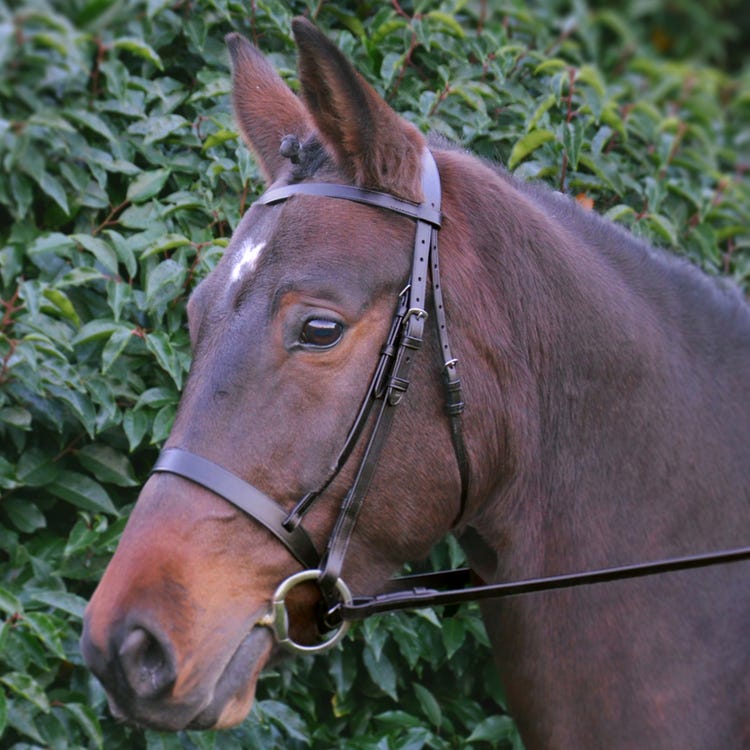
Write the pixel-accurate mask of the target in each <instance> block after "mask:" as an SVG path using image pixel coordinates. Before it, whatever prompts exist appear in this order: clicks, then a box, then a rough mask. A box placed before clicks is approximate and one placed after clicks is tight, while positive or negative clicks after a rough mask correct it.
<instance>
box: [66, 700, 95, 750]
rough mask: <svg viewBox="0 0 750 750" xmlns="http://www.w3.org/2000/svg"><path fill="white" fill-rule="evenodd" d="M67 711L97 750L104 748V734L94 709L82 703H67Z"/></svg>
mask: <svg viewBox="0 0 750 750" xmlns="http://www.w3.org/2000/svg"><path fill="white" fill-rule="evenodd" d="M64 707H65V710H66V711H67V712H68V713H69V714H70V715H71V716H72V717H73V718H74V719H75V720H76V722H77V724H78V726H80V727H81V729H83V731H84V733H85V735H86V736H87V737H88V738H89V739H90V740H91V742H92V743H93V746H94V747H95V748H104V733H103V732H102V728H101V725H100V724H99V720H98V719H97V716H96V714H95V713H94V711H93V709H91V708H89V706H84V705H83V704H82V703H65V704H64Z"/></svg>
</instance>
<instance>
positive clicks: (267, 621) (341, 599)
mask: <svg viewBox="0 0 750 750" xmlns="http://www.w3.org/2000/svg"><path fill="white" fill-rule="evenodd" d="M422 190H423V193H424V201H423V202H422V203H419V204H415V203H411V202H409V201H405V200H402V199H401V198H397V197H395V196H392V195H388V194H386V193H379V192H376V191H372V190H364V189H361V188H357V187H353V186H351V185H336V184H328V183H298V184H294V185H286V186H284V187H279V188H273V189H271V190H268V191H267V192H265V193H264V194H263V195H262V196H261V197H260V198H259V199H258V200H257V201H256V204H257V205H261V206H263V205H274V204H276V203H281V202H283V201H285V200H287V199H289V198H291V197H293V196H295V195H314V196H321V197H326V198H338V199H342V200H349V201H354V202H356V203H364V204H366V205H369V206H375V207H377V208H382V209H385V210H388V211H392V212H394V213H397V214H401V215H402V216H408V217H409V218H411V219H414V220H415V221H416V233H415V239H414V253H413V257H412V270H411V278H410V280H409V283H408V284H407V286H406V287H405V288H404V290H403V291H402V292H401V294H400V295H399V298H398V304H397V309H396V312H395V314H394V317H393V320H392V322H391V328H390V331H389V333H388V337H387V339H386V341H385V344H384V345H383V348H382V349H381V352H380V358H379V360H378V364H377V367H376V369H375V374H374V376H373V378H372V380H371V382H370V385H369V387H368V389H367V392H366V394H365V397H364V399H363V401H362V404H361V406H360V409H359V412H358V413H357V416H356V418H355V420H354V423H353V425H352V427H351V429H350V430H349V433H348V435H347V438H346V440H345V442H344V446H343V448H342V449H341V452H340V453H339V456H338V458H337V460H336V463H335V470H334V472H333V474H332V475H331V477H330V478H329V479H328V480H327V481H326V482H325V483H324V484H323V486H322V487H320V488H319V489H318V490H317V491H315V492H311V493H308V494H307V495H305V496H304V497H303V498H302V499H301V500H300V501H299V502H298V503H297V505H296V506H295V507H294V508H293V509H292V510H291V512H287V511H286V510H285V509H284V508H283V507H282V506H281V505H279V504H278V503H277V502H276V501H275V500H273V499H271V498H270V497H268V496H267V495H265V494H264V493H263V492H261V491H260V490H259V489H257V488H256V487H253V486H252V485H251V484H249V483H247V482H245V481H244V480H243V479H240V478H239V477H238V476H236V475H235V474H232V473H231V472H229V471H227V470H226V469H225V468H223V467H221V466H219V465H218V464H215V463H213V462H212V461H209V460H207V459H205V458H202V457H201V456H197V455H195V454H194V453H190V452H188V451H185V450H182V449H181V448H167V449H165V450H164V451H162V453H161V455H160V456H159V459H158V460H157V462H156V465H155V466H154V468H153V471H154V472H168V473H171V474H177V475H179V476H181V477H184V478H186V479H189V480H191V481H192V482H195V483H196V484H199V485H201V486H203V487H205V488H206V489H209V490H211V491H212V492H214V493H215V494H217V495H219V496H221V497H223V498H224V499H226V500H228V501H229V502H230V503H232V504H233V505H235V506H237V507H238V508H239V509H240V510H242V511H243V512H244V513H246V514H247V515H249V516H251V517H252V518H254V519H255V520H256V521H258V522H259V523H260V524H262V525H263V526H265V527H266V528H267V529H268V530H269V531H270V532H271V533H272V534H273V535H274V536H276V538H277V539H278V540H279V541H281V542H282V543H283V544H284V545H285V546H286V548H287V549H288V550H289V551H290V552H291V553H292V555H294V557H295V558H296V559H297V560H298V561H299V562H300V563H301V565H302V566H303V568H304V570H303V571H302V572H300V573H296V574H295V575H292V576H290V577H289V578H287V579H286V580H284V581H283V582H282V583H281V584H280V585H279V587H278V589H277V590H276V593H275V594H274V597H273V600H272V603H271V612H270V613H269V614H268V615H267V616H266V617H264V618H262V619H261V620H260V621H259V623H258V624H259V625H266V626H269V627H271V628H273V629H274V631H275V633H276V637H277V638H278V640H279V642H280V643H281V644H282V645H284V646H286V647H287V648H290V649H291V650H294V651H302V652H314V651H323V650H325V649H327V648H330V647H331V646H333V645H334V644H335V643H337V642H338V641H339V640H341V638H342V637H343V636H344V634H345V633H346V630H347V629H348V627H349V625H350V623H351V622H352V621H353V620H360V619H364V618H365V617H369V616H370V615H374V614H379V613H382V612H390V611H393V610H398V609H406V608H412V607H431V606H440V605H455V604H459V603H461V602H465V601H473V600H478V599H489V598H500V597H506V596H516V595H518V594H529V593H534V592H540V591H551V590H555V589H560V588H569V587H573V586H582V585H588V584H595V583H601V582H607V581H617V580H622V579H629V578H639V577H642V576H649V575H656V574H662V573H669V572H672V571H677V570H689V569H692V568H700V567H705V566H708V565H717V564H726V563H732V562H739V561H741V560H748V559H750V547H742V548H738V549H733V550H724V551H721V552H714V553H709V554H703V555H692V556H688V557H679V558H671V559H668V560H660V561H656V562H647V563H638V564H635V565H627V566H622V567H619V568H606V569H603V570H597V571H586V572H582V573H572V574H569V575H562V576H550V577H546V578H538V579H528V580H523V581H516V582H509V583H499V584H490V585H482V586H473V587H469V588H466V586H467V584H469V583H470V582H471V577H470V571H468V570H466V569H461V570H453V571H443V572H440V573H432V574H427V575H420V576H406V577H403V578H399V579H396V580H395V581H394V582H392V584H391V587H390V588H391V589H392V593H385V594H380V595H377V596H366V597H358V598H357V599H354V598H353V597H352V595H351V592H350V591H349V589H348V587H347V586H346V584H345V583H344V581H343V580H342V579H341V570H342V567H343V563H344V556H345V554H346V550H347V547H348V545H349V540H350V539H351V536H352V533H353V531H354V527H355V525H356V522H357V517H358V515H359V512H360V510H361V508H362V504H363V502H364V500H365V496H366V494H367V490H368V488H369V485H370V481H371V480H372V477H373V474H374V472H375V469H376V466H377V462H378V458H379V456H380V452H381V449H382V447H383V445H384V443H385V440H386V438H387V436H388V432H389V429H390V426H391V422H392V420H393V416H394V413H395V408H396V407H397V406H398V405H399V404H400V403H401V401H402V399H403V397H404V394H405V393H406V390H407V388H408V386H409V373H410V369H411V365H412V363H413V360H414V356H415V355H416V353H417V351H418V350H419V349H420V348H421V346H422V341H423V334H424V323H425V320H426V319H427V310H426V304H427V291H428V279H430V280H431V291H432V303H433V307H434V315H435V321H436V323H437V331H438V339H439V342H440V350H441V357H442V359H443V367H442V379H443V385H444V394H445V396H444V399H445V411H446V414H447V416H448V421H449V425H450V430H451V438H452V441H453V448H454V452H455V454H456V461H457V464H458V470H459V474H460V477H461V511H460V513H459V517H460V515H461V514H462V513H463V508H464V502H465V499H466V493H467V488H468V482H469V464H468V458H467V453H466V449H465V446H464V440H463V432H462V426H461V412H462V411H463V408H464V404H463V399H462V395H461V381H460V379H459V377H458V372H457V369H456V365H457V360H456V359H455V358H454V357H453V355H452V353H451V348H450V345H449V342H448V334H447V326H446V319H445V310H444V306H443V295H442V289H441V284H440V267H439V262H438V230H439V229H440V224H441V213H440V175H439V174H438V170H437V165H436V164H435V161H434V159H433V157H432V154H431V153H430V152H429V151H428V150H426V149H425V151H424V153H423V157H422ZM368 422H372V429H371V431H370V434H369V436H368V439H367V443H366V445H365V450H364V454H363V457H362V460H361V462H360V465H359V467H358V469H357V473H356V476H355V478H354V481H353V483H352V486H351V488H350V489H349V491H348V492H347V494H346V496H345V497H344V500H343V501H342V503H341V507H340V509H339V515H338V517H337V519H336V522H335V524H334V527H333V531H332V532H331V535H330V537H329V539H328V543H327V545H326V549H325V552H324V553H323V554H322V555H321V554H319V553H318V551H317V549H316V548H315V545H314V544H313V542H312V540H311V539H310V536H309V535H308V533H307V532H306V531H305V529H304V527H303V526H302V520H303V518H304V515H305V513H306V512H307V511H308V510H309V509H310V508H311V507H312V505H313V504H314V502H315V499H316V498H317V497H318V496H319V495H320V494H321V493H322V492H324V491H325V490H326V488H327V487H328V486H329V485H330V483H331V482H332V481H333V479H334V478H335V477H336V475H337V474H338V473H339V471H340V470H341V468H342V467H343V466H344V464H345V463H346V461H347V459H348V458H349V456H350V455H351V453H352V451H353V450H354V447H355V446H356V445H357V442H358V440H359V438H360V436H361V435H362V433H363V431H364V429H365V426H366V425H367V424H368ZM311 580H312V581H316V582H317V584H318V586H319V587H320V590H321V593H322V597H323V601H322V607H321V608H320V611H319V613H318V624H319V629H320V631H321V633H327V635H325V636H324V637H323V638H324V639H323V640H322V641H320V642H319V643H317V644H315V645H312V646H307V645H304V644H300V643H296V642H295V641H294V640H292V639H291V638H290V637H289V623H288V618H287V611H286V605H285V598H286V595H287V593H288V592H289V591H290V590H291V589H292V588H294V587H295V586H297V585H299V584H300V583H302V582H304V581H311ZM441 588H448V589H449V590H438V589H441ZM331 633H332V634H331Z"/></svg>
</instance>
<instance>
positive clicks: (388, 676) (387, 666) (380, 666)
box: [362, 648, 398, 700]
mask: <svg viewBox="0 0 750 750" xmlns="http://www.w3.org/2000/svg"><path fill="white" fill-rule="evenodd" d="M362 660H363V661H364V663H365V667H366V668H367V672H368V674H369V675H370V679H371V680H372V681H373V682H374V683H375V684H376V685H377V686H378V687H379V688H380V689H381V690H382V691H383V692H384V693H386V694H387V695H389V696H390V697H391V698H393V700H398V692H397V691H396V670H395V669H394V667H393V664H392V663H391V662H390V660H389V659H388V658H387V657H386V656H385V655H384V654H381V655H380V658H379V659H376V658H375V655H374V654H373V652H372V650H371V649H369V648H366V649H365V650H364V653H363V654H362Z"/></svg>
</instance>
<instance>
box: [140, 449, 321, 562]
mask: <svg viewBox="0 0 750 750" xmlns="http://www.w3.org/2000/svg"><path fill="white" fill-rule="evenodd" d="M152 472H169V473H171V474H177V475H179V476H181V477H185V478H186V479H190V480H191V481H193V482H195V483H196V484H199V485H201V486H202V487H205V488H206V489H209V490H211V492H214V493H216V494H217V495H219V496H220V497H223V498H224V499H226V500H229V502H230V503H232V504H233V505H236V506H237V507H238V508H239V509H240V510H242V511H244V512H245V513H247V515H249V516H250V517H251V518H255V519H256V520H258V521H260V523H262V524H263V526H265V527H266V528H267V529H268V530H269V531H270V532H271V533H272V534H273V535H274V536H276V538H277V539H278V540H279V541H280V542H282V543H283V544H284V545H285V546H286V548H287V549H288V550H289V551H290V552H291V553H292V554H293V555H294V556H295V557H296V558H297V560H299V562H300V563H302V565H303V567H305V568H308V569H310V568H316V567H317V565H318V562H319V560H320V555H319V554H318V551H317V550H316V549H315V545H314V544H313V543H312V540H311V539H310V537H309V536H308V535H307V532H306V531H305V530H304V528H302V526H298V527H297V528H294V529H292V530H287V529H286V528H285V527H284V525H283V522H284V519H285V518H286V515H287V514H286V511H285V510H284V508H282V507H281V506H280V505H279V504H278V503H276V502H275V501H274V500H272V499H271V498H270V497H268V495H265V494H263V493H262V492H261V491H260V490H259V489H257V488H256V487H253V486H252V485H251V484H248V483H247V482H245V481H244V480H243V479H240V477H238V476H237V475H236V474H233V473H232V472H231V471H227V469H225V468H223V467H221V466H219V465H218V464H215V463H214V462H213V461H209V460H207V459H205V458H201V456H197V455H196V454H195V453H190V452H189V451H186V450H182V448H167V449H166V450H163V451H162V452H161V454H160V455H159V458H158V460H157V461H156V464H155V465H154V468H153V469H152Z"/></svg>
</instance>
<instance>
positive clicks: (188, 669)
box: [81, 618, 274, 731]
mask: <svg viewBox="0 0 750 750" xmlns="http://www.w3.org/2000/svg"><path fill="white" fill-rule="evenodd" d="M217 641H222V639H221V638H220V637H218V638H217ZM216 645H217V646H218V649H217V652H216V655H215V657H216V660H217V661H218V663H219V664H220V665H221V662H222V661H224V663H223V665H222V666H220V667H219V668H218V669H212V670H211V671H210V672H207V673H203V672H201V671H200V670H199V668H198V667H197V666H196V663H195V659H193V658H192V657H191V654H190V653H183V654H178V653H177V649H176V648H175V646H174V645H173V643H172V642H171V640H170V639H169V638H168V637H167V636H166V635H165V634H164V633H162V632H161V631H160V630H159V629H158V628H157V627H154V626H153V625H146V624H145V623H140V622H137V621H134V622H133V623H131V624H128V625H126V626H124V627H120V628H116V629H113V630H112V635H111V637H110V639H109V642H108V643H102V644H100V643H97V641H96V639H95V638H94V637H93V634H92V628H91V626H90V622H89V621H88V618H87V619H86V620H84V629H83V635H82V637H81V652H82V654H83V658H84V661H85V662H86V665H87V666H88V668H89V669H90V670H91V671H92V672H93V674H94V675H95V676H96V677H97V679H98V680H99V681H100V682H101V683H102V685H103V687H104V689H105V691H106V693H107V698H108V701H109V708H110V712H111V713H112V716H113V717H114V718H115V719H118V720H121V721H126V722H129V723H132V724H136V725H139V726H143V727H147V728H150V729H156V730H161V731H178V730H182V729H220V728H226V727H229V726H233V725H235V724H238V723H239V722H241V721H242V720H243V719H244V718H245V717H246V715H247V713H248V711H249V710H250V707H251V706H252V702H253V699H254V696H255V686H256V683H257V679H258V676H259V674H260V672H261V670H262V668H263V667H264V666H265V664H266V662H267V661H268V658H269V656H270V654H271V651H272V649H273V646H274V638H273V635H272V633H271V631H270V630H269V629H268V628H267V627H263V626H260V625H258V626H254V627H252V628H251V629H250V632H249V633H248V634H247V635H246V636H245V637H244V638H243V639H242V640H241V641H240V643H239V645H238V646H237V648H236V649H235V650H234V652H232V653H230V654H229V656H228V657H227V656H225V655H224V654H223V653H222V651H221V647H222V646H223V645H224V644H223V643H217V644H216Z"/></svg>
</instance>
